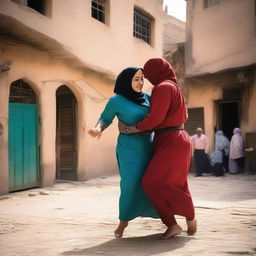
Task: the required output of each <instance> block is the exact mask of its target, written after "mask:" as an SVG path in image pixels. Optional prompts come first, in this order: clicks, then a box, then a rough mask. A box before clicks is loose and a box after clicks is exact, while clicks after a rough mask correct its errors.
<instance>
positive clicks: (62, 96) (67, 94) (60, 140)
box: [56, 85, 77, 180]
mask: <svg viewBox="0 0 256 256" xmlns="http://www.w3.org/2000/svg"><path fill="white" fill-rule="evenodd" d="M56 100H57V109H56V116H57V120H56V124H57V126H56V178H57V179H62V180H76V179H77V175H76V173H77V171H76V169H77V101H76V97H75V95H74V94H73V93H72V91H71V90H70V89H69V88H68V87H67V86H65V85H62V86H61V87H59V88H58V90H57V92H56Z"/></svg>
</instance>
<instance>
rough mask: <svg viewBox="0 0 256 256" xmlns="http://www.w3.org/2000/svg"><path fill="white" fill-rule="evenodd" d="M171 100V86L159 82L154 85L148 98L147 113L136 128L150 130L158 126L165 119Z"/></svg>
mask: <svg viewBox="0 0 256 256" xmlns="http://www.w3.org/2000/svg"><path fill="white" fill-rule="evenodd" d="M170 101H171V87H170V86H169V85H165V84H161V85H158V86H157V87H155V88H154V89H153V91H152V95H151V98H150V111H149V114H148V115H147V116H146V117H145V118H144V119H143V120H142V121H141V122H139V123H137V124H136V128H137V129H139V130H142V131H144V130H151V129H153V128H155V127H157V126H159V125H160V124H161V123H162V122H163V121H164V119H165V116H166V113H167V111H168V110H169V107H170Z"/></svg>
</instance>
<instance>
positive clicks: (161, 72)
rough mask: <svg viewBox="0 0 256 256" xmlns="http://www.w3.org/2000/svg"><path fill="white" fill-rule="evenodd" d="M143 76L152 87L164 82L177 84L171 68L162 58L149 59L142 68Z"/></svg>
mask: <svg viewBox="0 0 256 256" xmlns="http://www.w3.org/2000/svg"><path fill="white" fill-rule="evenodd" d="M143 74H144V77H145V78H146V79H148V80H149V82H150V83H151V84H153V85H158V84H160V83H161V82H163V81H165V80H170V81H172V82H173V83H175V84H177V82H178V81H177V77H176V74H175V72H174V70H173V68H172V66H171V65H170V64H169V62H167V61H166V60H165V59H163V58H152V59H149V60H148V61H147V62H146V63H145V65H144V67H143Z"/></svg>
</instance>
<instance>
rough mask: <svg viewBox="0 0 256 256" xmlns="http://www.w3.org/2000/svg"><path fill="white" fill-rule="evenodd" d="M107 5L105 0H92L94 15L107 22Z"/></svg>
mask: <svg viewBox="0 0 256 256" xmlns="http://www.w3.org/2000/svg"><path fill="white" fill-rule="evenodd" d="M105 6H106V3H105V1H103V0H92V17H93V18H95V19H96V20H98V21H100V22H102V23H105Z"/></svg>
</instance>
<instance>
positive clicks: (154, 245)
mask: <svg viewBox="0 0 256 256" xmlns="http://www.w3.org/2000/svg"><path fill="white" fill-rule="evenodd" d="M159 236H160V234H154V235H149V236H142V237H131V238H122V239H112V240H109V241H107V242H105V243H102V244H99V245H96V246H93V247H88V248H84V249H74V250H72V251H66V252H63V253H62V255H86V256H99V255H111V256H120V255H122V256H133V255H140V256H149V255H157V254H159V253H164V252H169V251H174V250H176V249H179V248H182V247H184V245H185V244H186V243H187V242H188V241H189V240H191V239H193V237H187V236H186V237H185V236H177V237H173V238H171V239H168V240H159Z"/></svg>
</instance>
